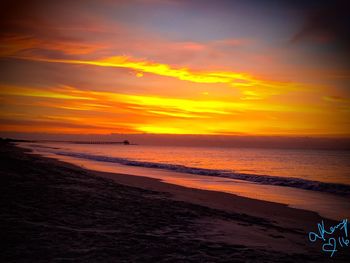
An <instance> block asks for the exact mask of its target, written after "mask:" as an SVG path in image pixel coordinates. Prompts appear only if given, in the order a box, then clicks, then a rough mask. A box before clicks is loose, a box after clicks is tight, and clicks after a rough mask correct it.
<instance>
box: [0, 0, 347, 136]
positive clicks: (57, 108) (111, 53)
mask: <svg viewBox="0 0 350 263" xmlns="http://www.w3.org/2000/svg"><path fill="white" fill-rule="evenodd" d="M5 2H6V1H5ZM29 2H30V1H29ZM33 3H34V2H33ZM258 3H259V2H258V1H247V3H245V4H244V3H243V1H242V3H240V4H239V7H240V8H239V12H238V11H237V10H236V9H235V8H233V6H231V5H230V3H229V1H218V4H217V5H215V6H213V5H212V3H211V2H210V1H202V2H201V4H200V2H198V1H146V0H135V1H116V2H114V3H112V2H110V1H88V2H86V4H85V2H84V3H83V2H81V1H73V2H72V1H63V2H62V3H60V4H58V3H56V4H48V3H47V2H45V1H35V4H31V5H30V4H28V3H27V2H22V1H20V2H19V3H13V1H11V2H10V1H9V2H8V3H5V4H4V7H5V8H3V9H2V10H6V11H5V13H3V14H2V15H3V19H2V21H1V35H0V36H1V37H0V40H1V43H2V44H1V49H0V67H1V69H2V70H1V71H2V73H0V103H1V104H0V107H1V112H0V123H1V124H0V125H1V126H0V131H3V132H4V131H11V132H49V133H83V134H92V133H166V134H228V135H230V134H244V135H245V134H246V135H288V136H289V135H293V136H294V135H297V136H299V135H302V136H304V135H308V136H310V135H311V136H347V137H348V136H349V135H350V132H349V131H350V118H349V110H350V107H349V106H350V96H349V86H348V84H349V78H350V70H349V67H348V64H347V63H344V61H343V57H344V55H343V53H344V50H342V49H338V48H336V47H337V45H336V44H337V41H339V39H338V38H337V36H336V35H335V36H329V37H328V38H327V39H326V40H325V38H319V37H318V38H317V37H315V36H314V35H313V34H312V33H309V34H310V36H308V37H303V35H301V36H300V34H301V33H300V32H303V30H302V28H300V27H301V25H302V24H303V21H304V20H305V21H307V18H308V16H307V15H308V12H310V10H309V9H307V8H306V7H305V6H293V5H287V4H285V5H275V4H271V3H270V2H269V3H270V4H271V6H270V8H269V9H268V10H267V9H264V8H261V6H259V4H258ZM15 4H17V5H15ZM230 8H231V9H230ZM300 10H301V11H303V14H304V16H303V17H300V16H299V14H300V12H297V11H300ZM311 11H312V10H311ZM245 12H246V13H245ZM244 14H246V15H244ZM271 14H272V15H271ZM286 16H287V17H286ZM288 16H289V17H288ZM285 18H289V19H285ZM317 32H318V31H317ZM296 39H297V40H296ZM300 39H301V40H300ZM320 39H321V40H322V41H321V40H320Z"/></svg>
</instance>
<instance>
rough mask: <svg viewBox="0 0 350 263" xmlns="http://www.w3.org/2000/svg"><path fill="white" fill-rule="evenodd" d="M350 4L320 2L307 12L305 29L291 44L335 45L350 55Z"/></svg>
mask: <svg viewBox="0 0 350 263" xmlns="http://www.w3.org/2000/svg"><path fill="white" fill-rule="evenodd" d="M349 9H350V2H349V1H346V0H334V1H320V2H318V4H317V5H316V7H315V8H313V9H311V10H309V11H307V12H306V15H305V21H304V25H303V27H302V28H301V29H300V30H299V31H298V32H297V33H296V34H295V35H294V36H293V37H292V39H291V42H292V43H297V42H301V41H307V40H309V41H310V40H311V41H313V42H316V43H317V42H318V43H330V44H335V45H337V47H338V48H339V50H340V51H342V52H347V53H348V54H350V16H349Z"/></svg>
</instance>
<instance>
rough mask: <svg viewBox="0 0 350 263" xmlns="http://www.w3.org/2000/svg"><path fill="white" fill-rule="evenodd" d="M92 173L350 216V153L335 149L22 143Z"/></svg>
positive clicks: (326, 213) (324, 213)
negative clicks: (121, 175) (147, 179)
mask: <svg viewBox="0 0 350 263" xmlns="http://www.w3.org/2000/svg"><path fill="white" fill-rule="evenodd" d="M20 146H22V147H26V148H31V149H32V150H34V151H35V152H37V153H40V154H42V155H45V156H49V157H54V158H57V159H60V160H63V161H68V162H71V163H74V164H77V165H82V166H84V167H86V168H89V169H95V170H102V171H108V172H116V173H126V174H133V175H138V176H147V177H152V178H157V179H160V180H163V181H165V182H168V183H174V184H179V185H182V186H186V187H192V188H199V189H205V190H215V191H222V192H228V193H232V194H237V195H240V196H245V197H249V198H255V199H260V200H265V201H272V202H278V203H283V204H286V205H289V206H292V207H295V208H300V209H306V210H311V211H316V212H318V213H320V214H321V215H324V216H327V217H331V218H334V219H341V218H343V217H345V216H348V215H349V214H350V161H349V160H350V152H349V151H334V150H332V151H330V150H296V149H260V148H218V147H180V146H178V147H176V146H171V147H170V146H146V145H118V144H74V143H40V144H38V143H21V144H20Z"/></svg>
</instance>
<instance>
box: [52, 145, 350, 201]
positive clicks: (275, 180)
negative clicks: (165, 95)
mask: <svg viewBox="0 0 350 263" xmlns="http://www.w3.org/2000/svg"><path fill="white" fill-rule="evenodd" d="M54 153H55V154H57V155H64V156H70V157H75V158H81V159H88V160H93V161H102V162H111V163H118V164H123V165H128V166H139V167H145V168H156V169H163V170H168V171H174V172H179V173H189V174H197V175H206V176H216V177H225V178H231V179H238V180H244V181H249V182H254V183H259V184H266V185H277V186H288V187H294V188H299V189H305V190H312V191H320V192H326V193H332V194H338V195H343V196H344V195H345V196H350V185H345V184H335V183H325V182H319V181H311V180H305V179H301V178H293V177H279V176H271V175H255V174H246V173H236V172H232V171H230V170H216V169H206V168H196V167H188V166H184V165H178V164H168V163H154V162H144V161H135V160H130V159H126V158H118V157H108V156H102V155H93V154H85V153H74V152H62V151H60V152H54Z"/></svg>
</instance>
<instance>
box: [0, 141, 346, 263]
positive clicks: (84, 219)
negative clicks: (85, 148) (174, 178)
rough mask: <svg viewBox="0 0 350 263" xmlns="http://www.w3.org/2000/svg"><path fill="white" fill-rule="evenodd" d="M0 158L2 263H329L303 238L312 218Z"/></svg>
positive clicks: (53, 164)
mask: <svg viewBox="0 0 350 263" xmlns="http://www.w3.org/2000/svg"><path fill="white" fill-rule="evenodd" d="M0 155H1V158H0V160H1V171H0V173H1V176H0V178H1V186H0V187H1V196H2V197H1V200H2V201H1V208H0V215H1V217H0V220H1V224H0V225H1V233H2V236H3V238H2V241H3V242H2V243H3V245H2V249H1V251H2V252H1V255H0V260H1V261H2V262H68V261H70V262H98V261H99V262H316V261H318V262H328V261H329V256H328V255H325V254H322V252H321V249H320V246H319V245H316V244H311V243H310V242H309V241H308V238H307V233H308V232H309V231H311V230H315V227H316V224H317V223H318V222H320V221H321V220H322V218H321V217H320V216H319V215H317V214H316V213H313V212H308V211H304V210H298V209H293V208H289V207H287V206H284V205H280V204H276V203H271V202H264V201H258V200H253V199H249V198H243V197H238V196H235V195H231V194H226V193H221V192H213V191H204V190H198V189H191V188H186V187H181V186H176V185H172V184H167V183H163V182H161V181H159V180H156V179H151V178H146V177H140V176H131V175H122V174H113V173H104V172H96V171H89V170H86V169H82V168H81V167H77V166H74V165H71V164H68V163H64V162H60V161H57V160H54V159H50V158H44V157H40V156H37V155H32V154H28V152H26V150H24V149H20V148H17V147H14V146H12V145H9V144H1V150H0ZM327 222H330V223H332V221H331V220H327ZM333 223H335V222H333ZM348 252H349V250H348V249H347V250H346V249H344V250H339V251H338V252H337V254H336V255H335V258H334V259H332V260H333V261H336V262H342V261H343V262H346V261H347V260H346V259H347V258H348V257H349V253H348Z"/></svg>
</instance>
